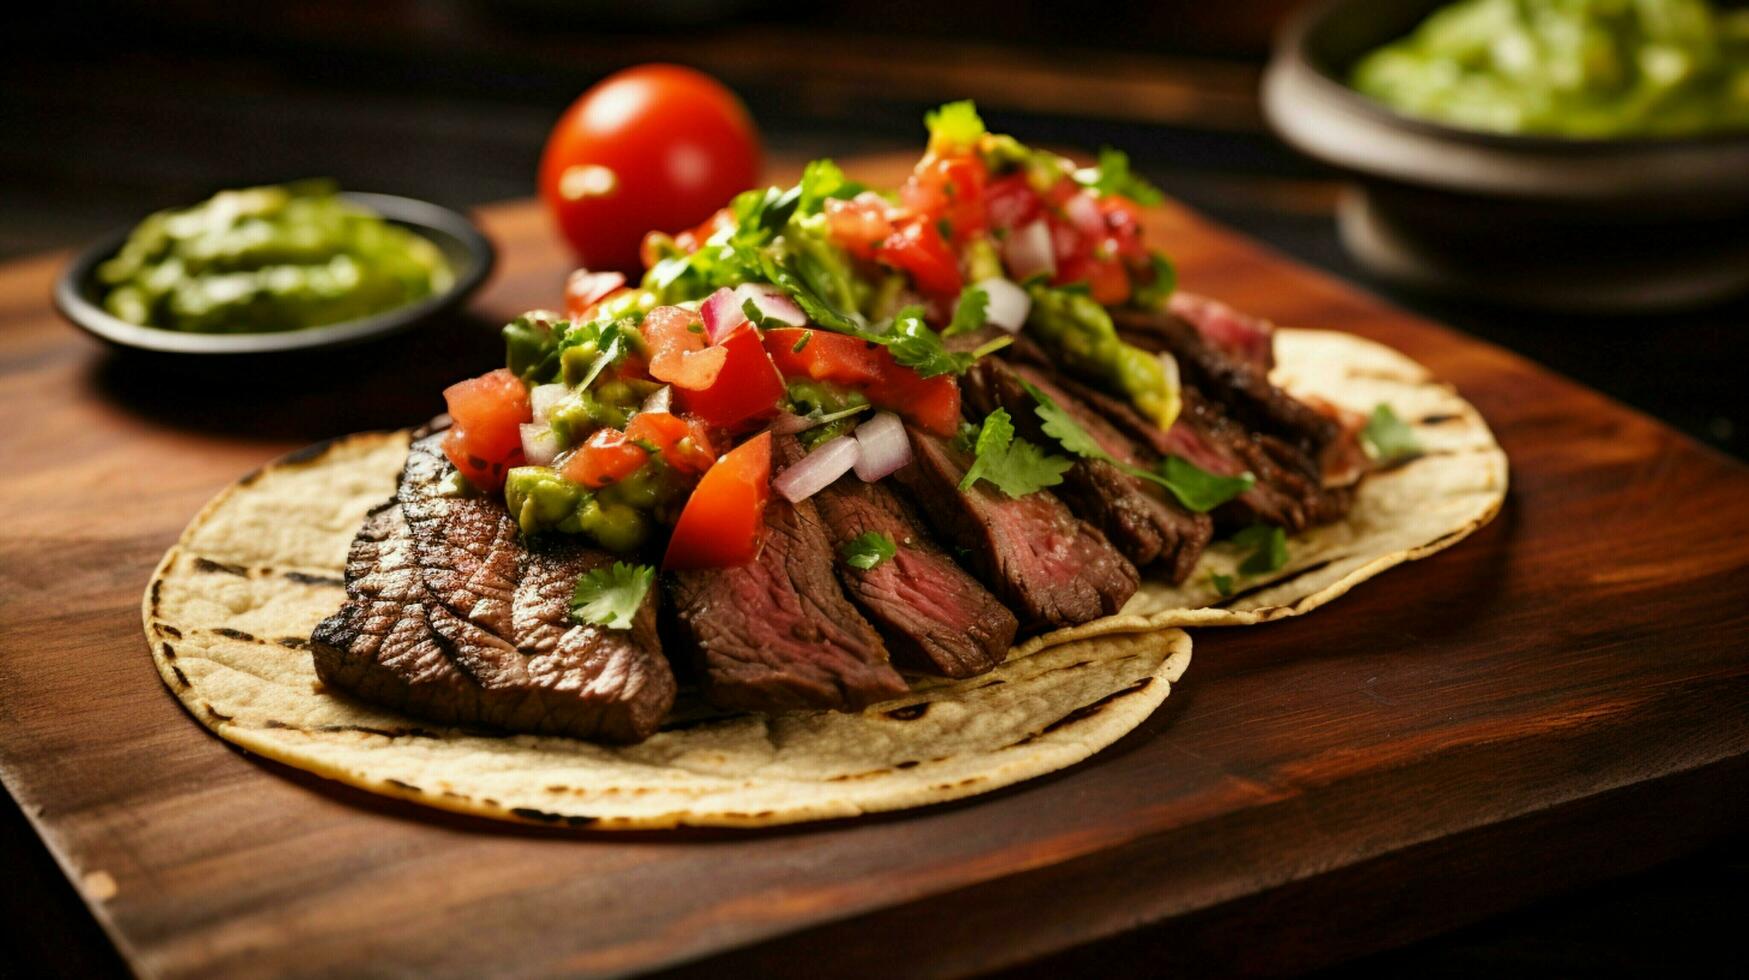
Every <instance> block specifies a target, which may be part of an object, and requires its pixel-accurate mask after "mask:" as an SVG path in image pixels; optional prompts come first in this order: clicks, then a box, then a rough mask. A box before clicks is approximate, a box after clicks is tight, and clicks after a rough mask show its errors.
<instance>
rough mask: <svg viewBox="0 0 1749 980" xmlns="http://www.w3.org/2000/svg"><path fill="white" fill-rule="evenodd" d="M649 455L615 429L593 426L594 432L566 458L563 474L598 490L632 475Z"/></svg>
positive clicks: (571, 479)
mask: <svg viewBox="0 0 1749 980" xmlns="http://www.w3.org/2000/svg"><path fill="white" fill-rule="evenodd" d="M649 458H650V454H649V453H648V452H646V451H645V450H644V449H643V447H641V446H639V445H637V444H636V443H635V442H633V441H632V439H631V438H630V436H629V435H628V434H627V433H624V432H621V431H619V430H618V429H596V430H595V433H594V434H593V435H591V436H590V437H589V440H588V441H587V442H585V443H583V445H581V446H578V447H577V451H576V452H574V453H572V454H571V458H570V459H568V460H566V461H565V468H564V476H565V479H567V480H570V481H571V482H572V483H581V484H583V485H584V486H586V487H588V488H590V489H591V490H598V489H600V488H602V487H605V486H607V485H608V484H610V483H618V482H619V481H621V480H623V479H625V478H626V477H628V476H631V475H632V474H633V473H636V472H637V471H638V467H640V466H643V465H644V463H645V461H647V460H648V459H649Z"/></svg>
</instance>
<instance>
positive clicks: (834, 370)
mask: <svg viewBox="0 0 1749 980" xmlns="http://www.w3.org/2000/svg"><path fill="white" fill-rule="evenodd" d="M804 338H805V340H806V342H805V343H804V342H803V341H804ZM798 347H799V348H800V349H799V350H798V349H797V348H798ZM765 352H766V353H767V354H770V355H771V363H773V364H775V365H777V370H778V373H780V374H782V375H783V376H784V377H786V378H810V379H812V380H814V381H828V382H831V383H832V384H836V385H844V386H846V387H851V388H861V387H863V386H865V385H869V384H872V383H874V382H876V381H878V380H880V378H881V374H882V372H883V371H884V370H885V367H886V364H887V363H888V362H890V361H891V360H892V357H891V355H889V354H888V353H887V351H886V348H884V347H880V346H878V345H876V344H871V343H869V342H868V341H866V340H858V339H857V338H855V337H851V336H847V335H845V334H841V333H827V332H826V331H824V330H810V329H808V328H806V327H780V328H778V329H776V330H767V331H765Z"/></svg>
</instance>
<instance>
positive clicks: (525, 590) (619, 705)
mask: <svg viewBox="0 0 1749 980" xmlns="http://www.w3.org/2000/svg"><path fill="white" fill-rule="evenodd" d="M440 438H441V436H440V435H433V436H427V437H425V438H423V439H420V440H418V441H416V442H415V443H414V444H413V447H412V449H411V451H410V452H409V455H408V459H407V466H406V469H405V470H404V471H403V472H402V475H401V482H400V486H399V488H398V489H397V491H396V497H395V500H394V501H392V502H390V503H389V504H387V505H385V506H383V507H381V508H379V509H378V510H376V511H374V512H372V514H371V516H370V517H369V518H368V519H367V520H366V522H365V525H364V527H363V528H362V529H361V530H360V532H359V534H358V537H357V538H355V539H354V541H353V544H352V548H351V552H350V554H349V556H348V561H347V569H346V589H347V599H346V602H345V604H344V605H343V606H342V607H341V609H340V610H339V611H338V612H336V613H335V614H334V615H333V616H330V617H329V618H327V619H325V620H323V621H322V623H321V624H319V625H318V626H317V627H316V630H315V632H314V633H313V634H312V635H311V648H312V651H313V657H314V659H315V664H316V672H317V675H318V676H319V677H321V678H322V680H323V682H325V683H328V684H332V685H334V686H336V687H340V688H343V689H346V690H348V691H351V692H352V693H354V694H356V695H358V696H359V697H361V698H363V699H365V700H368V701H373V702H377V703H382V704H385V705H388V706H390V707H393V708H396V709H398V710H401V711H405V712H407V713H409V714H413V715H417V716H419V717H424V718H430V719H432V720H434V721H440V722H445V723H451V724H480V725H487V726H492V727H497V728H504V729H508V730H510V731H518V732H535V733H542V734H558V735H572V736H576V737H579V738H589V739H595V740H599V741H612V742H633V741H637V740H639V739H642V738H646V737H648V736H649V735H650V734H652V733H653V732H654V731H655V730H656V728H657V726H658V725H659V724H660V722H661V720H662V718H663V716H665V715H666V714H667V712H668V709H669V708H670V707H671V706H672V704H673V701H674V692H675V683H674V675H673V672H672V671H671V670H670V669H669V667H668V663H667V661H666V660H665V659H663V657H662V653H661V648H660V645H659V643H658V640H657V637H656V596H655V590H651V593H650V595H649V596H648V597H646V599H645V601H644V605H643V607H642V608H641V609H639V611H638V613H637V616H636V619H635V622H634V625H633V627H632V628H631V629H629V630H609V629H604V628H601V627H597V626H590V625H583V624H578V623H575V622H573V621H572V620H571V618H570V599H571V592H572V589H573V587H574V585H575V583H576V580H577V577H578V576H579V575H581V574H583V573H584V572H587V571H589V570H591V569H594V568H598V567H601V566H603V565H607V564H610V563H611V562H612V561H613V557H612V556H611V555H608V554H606V553H604V552H601V551H596V550H594V549H591V548H586V547H582V546H580V545H577V544H575V543H573V542H569V541H549V542H541V543H540V544H538V545H536V546H535V547H533V548H525V547H524V546H523V545H522V543H521V540H520V538H519V536H518V533H517V528H516V524H515V522H514V521H512V520H511V518H510V515H509V514H508V513H506V512H505V511H504V508H503V505H502V504H501V503H499V502H498V501H496V500H493V499H490V498H486V497H463V496H447V495H445V494H444V493H443V492H442V489H441V487H442V484H443V481H444V480H445V479H446V478H447V476H448V474H449V472H450V467H449V463H448V461H447V460H445V459H444V458H443V455H442V451H441V449H440V448H439V440H440Z"/></svg>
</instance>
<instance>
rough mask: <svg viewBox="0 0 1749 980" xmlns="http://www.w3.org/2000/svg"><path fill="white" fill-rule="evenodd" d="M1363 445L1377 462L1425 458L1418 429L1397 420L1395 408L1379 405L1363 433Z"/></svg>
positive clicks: (1361, 435)
mask: <svg viewBox="0 0 1749 980" xmlns="http://www.w3.org/2000/svg"><path fill="white" fill-rule="evenodd" d="M1360 445H1361V448H1362V449H1365V450H1366V454H1367V455H1368V456H1370V457H1372V459H1373V461H1374V462H1376V463H1380V464H1385V465H1388V464H1390V463H1398V462H1402V461H1403V460H1405V459H1409V458H1411V457H1414V456H1419V455H1421V441H1420V440H1419V439H1416V438H1415V430H1414V429H1412V428H1410V427H1409V424H1408V423H1407V422H1404V421H1403V420H1402V419H1400V418H1398V417H1397V413H1396V412H1394V411H1392V410H1391V406H1389V405H1387V404H1385V403H1384V402H1379V403H1378V405H1377V406H1375V407H1374V408H1373V410H1372V415H1371V416H1370V417H1369V418H1367V420H1366V428H1365V429H1362V430H1361V433H1360Z"/></svg>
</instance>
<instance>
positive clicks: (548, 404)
mask: <svg viewBox="0 0 1749 980" xmlns="http://www.w3.org/2000/svg"><path fill="white" fill-rule="evenodd" d="M569 397H571V388H570V386H569V385H560V384H551V385H535V386H534V387H533V388H530V389H529V391H528V404H529V407H530V408H531V409H533V410H534V420H535V421H536V422H545V421H547V420H548V419H550V418H552V417H553V410H554V409H556V408H558V407H559V403H560V402H563V401H564V400H565V399H567V398H569Z"/></svg>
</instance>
